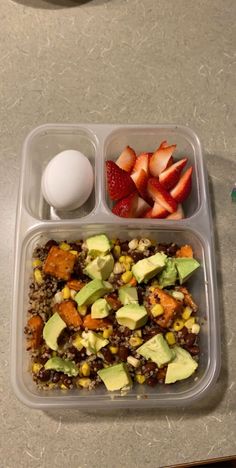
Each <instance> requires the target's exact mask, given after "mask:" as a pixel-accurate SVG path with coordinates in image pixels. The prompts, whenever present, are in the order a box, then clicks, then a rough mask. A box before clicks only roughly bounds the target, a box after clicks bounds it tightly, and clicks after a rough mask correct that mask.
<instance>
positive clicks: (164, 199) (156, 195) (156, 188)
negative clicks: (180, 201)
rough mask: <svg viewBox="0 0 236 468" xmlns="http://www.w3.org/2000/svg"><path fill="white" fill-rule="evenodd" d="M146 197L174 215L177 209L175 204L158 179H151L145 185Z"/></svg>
mask: <svg viewBox="0 0 236 468" xmlns="http://www.w3.org/2000/svg"><path fill="white" fill-rule="evenodd" d="M147 192H148V195H149V196H150V197H151V198H152V199H153V200H154V201H155V202H157V203H159V204H160V205H161V206H162V207H163V208H165V210H167V211H169V212H170V213H174V211H175V210H176V209H177V203H176V201H175V200H174V198H173V197H172V196H171V195H170V194H169V192H167V191H166V190H165V189H164V188H163V187H162V185H161V184H160V182H159V180H158V179H155V178H154V177H152V178H151V179H149V181H148V184H147Z"/></svg>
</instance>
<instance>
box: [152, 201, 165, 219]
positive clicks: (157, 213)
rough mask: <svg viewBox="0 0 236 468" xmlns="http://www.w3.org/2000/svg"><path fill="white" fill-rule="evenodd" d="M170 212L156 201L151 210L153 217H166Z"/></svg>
mask: <svg viewBox="0 0 236 468" xmlns="http://www.w3.org/2000/svg"><path fill="white" fill-rule="evenodd" d="M168 214H169V211H167V210H166V209H165V208H163V206H161V205H159V203H157V202H155V203H154V205H153V208H152V212H151V218H166V217H167V216H168Z"/></svg>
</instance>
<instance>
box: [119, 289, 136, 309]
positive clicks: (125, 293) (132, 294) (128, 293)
mask: <svg viewBox="0 0 236 468" xmlns="http://www.w3.org/2000/svg"><path fill="white" fill-rule="evenodd" d="M118 294H119V300H120V302H121V304H123V305H127V304H138V292H137V289H136V288H135V287H133V286H122V288H119V292H118Z"/></svg>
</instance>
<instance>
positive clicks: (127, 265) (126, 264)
mask: <svg viewBox="0 0 236 468" xmlns="http://www.w3.org/2000/svg"><path fill="white" fill-rule="evenodd" d="M124 266H125V270H126V271H130V270H131V264H130V263H127V262H125V263H124Z"/></svg>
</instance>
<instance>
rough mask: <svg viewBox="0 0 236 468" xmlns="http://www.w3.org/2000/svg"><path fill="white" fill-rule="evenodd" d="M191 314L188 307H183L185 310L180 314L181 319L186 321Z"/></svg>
mask: <svg viewBox="0 0 236 468" xmlns="http://www.w3.org/2000/svg"><path fill="white" fill-rule="evenodd" d="M191 313H192V309H191V307H189V306H187V307H185V308H184V311H183V313H182V318H183V319H184V320H188V319H189V317H190V315H191Z"/></svg>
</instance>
